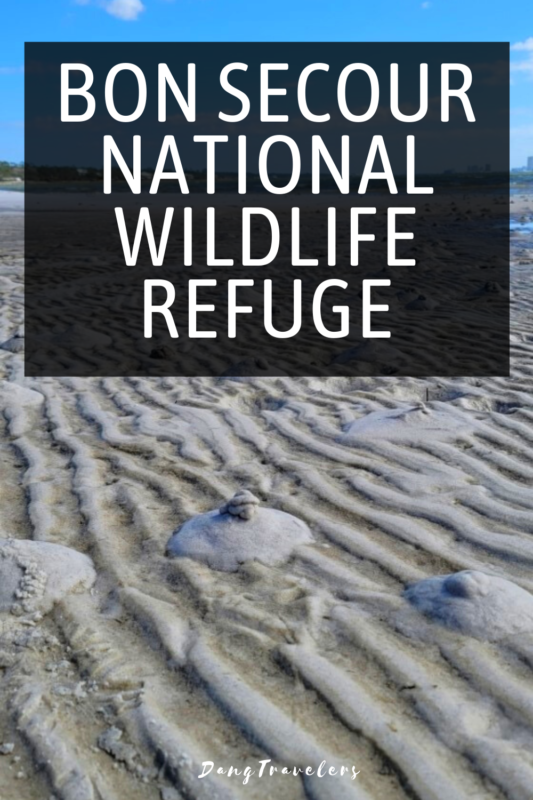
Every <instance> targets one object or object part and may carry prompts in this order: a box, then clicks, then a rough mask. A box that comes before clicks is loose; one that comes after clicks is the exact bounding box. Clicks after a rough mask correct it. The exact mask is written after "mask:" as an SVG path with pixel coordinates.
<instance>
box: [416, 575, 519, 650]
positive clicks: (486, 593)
mask: <svg viewBox="0 0 533 800" xmlns="http://www.w3.org/2000/svg"><path fill="white" fill-rule="evenodd" d="M405 596H406V598H407V599H408V600H409V602H410V603H412V604H413V605H414V606H415V607H416V608H418V610H419V611H421V612H422V613H423V614H426V615H427V616H429V617H431V618H432V619H434V620H435V621H436V622H440V623H441V624H443V625H446V626H447V627H448V628H454V629H455V630H458V631H460V632H461V633H465V634H467V635H469V636H475V637H476V638H477V639H486V640H488V641H497V640H498V639H504V638H506V637H508V636H513V635H516V634H526V633H533V595H531V594H530V593H529V592H526V591H525V590H524V589H521V588H520V586H517V585H516V584H515V583H512V582H511V581H507V580H505V579H504V578H495V577H493V576H491V575H486V574H485V573H484V572H478V571H477V570H464V571H463V572H456V573H453V574H451V575H441V576H439V577H436V578H428V579H427V580H423V581H420V582H419V583H416V584H415V585H414V586H411V587H410V588H409V589H407V591H406V592H405Z"/></svg>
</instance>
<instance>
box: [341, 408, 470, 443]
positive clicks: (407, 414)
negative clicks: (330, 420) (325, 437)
mask: <svg viewBox="0 0 533 800" xmlns="http://www.w3.org/2000/svg"><path fill="white" fill-rule="evenodd" d="M474 427H475V424H474V420H472V421H470V420H469V419H468V417H466V415H464V414H463V415H459V414H453V413H452V412H451V411H446V410H436V409H433V408H430V407H429V406H427V405H425V404H424V403H419V404H417V405H415V406H407V407H405V406H404V407H403V408H394V409H391V410H388V409H387V410H386V411H373V412H371V413H370V414H367V415H366V416H365V417H362V418H361V419H357V420H355V421H354V422H351V423H350V424H349V425H348V427H347V429H346V430H345V432H344V434H343V435H342V436H341V437H340V439H339V441H341V442H342V443H344V444H346V443H350V442H356V441H357V440H358V439H384V440H386V441H396V442H413V443H414V442H416V441H417V440H418V439H420V438H422V439H423V440H426V441H427V437H428V434H429V435H430V437H431V439H438V440H439V441H446V440H455V439H457V437H458V436H460V435H466V434H469V433H471V432H472V430H473V428H474Z"/></svg>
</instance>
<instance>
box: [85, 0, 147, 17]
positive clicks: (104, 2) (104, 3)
mask: <svg viewBox="0 0 533 800" xmlns="http://www.w3.org/2000/svg"><path fill="white" fill-rule="evenodd" d="M74 3H75V4H76V5H77V6H89V5H97V6H99V7H100V8H103V9H104V11H107V13H108V14H111V16H112V17H116V18H117V19H122V20H125V21H126V22H134V21H135V20H136V19H138V18H139V15H140V14H142V12H143V11H144V10H145V6H144V4H143V3H142V2H141V0H74Z"/></svg>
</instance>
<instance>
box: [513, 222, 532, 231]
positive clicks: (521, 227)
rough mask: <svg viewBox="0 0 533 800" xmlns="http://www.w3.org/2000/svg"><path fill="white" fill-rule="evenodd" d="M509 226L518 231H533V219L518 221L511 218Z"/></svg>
mask: <svg viewBox="0 0 533 800" xmlns="http://www.w3.org/2000/svg"><path fill="white" fill-rule="evenodd" d="M509 227H510V229H511V231H516V232H518V233H533V221H531V222H517V221H516V220H511V221H510V223H509Z"/></svg>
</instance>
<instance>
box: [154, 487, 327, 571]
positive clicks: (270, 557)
mask: <svg viewBox="0 0 533 800" xmlns="http://www.w3.org/2000/svg"><path fill="white" fill-rule="evenodd" d="M311 541H312V535H311V531H310V530H309V528H308V527H307V525H306V524H305V523H304V522H302V521H301V520H299V519H297V517H293V516H292V515H291V514H286V513H285V512H283V511H277V510H275V509H273V508H259V500H258V499H257V498H256V497H254V495H253V494H251V492H247V491H243V492H238V493H237V494H236V495H235V496H234V497H233V498H232V499H231V500H230V501H229V502H228V503H226V504H225V505H223V506H222V508H220V509H218V510H216V511H209V512H208V513H207V514H200V515H199V516H197V517H193V518H192V519H190V520H189V521H188V522H186V523H185V524H184V525H182V526H181V528H178V530H176V531H175V532H174V533H173V534H172V536H171V538H170V540H169V542H168V545H167V553H168V555H171V556H181V557H185V558H193V559H195V560H196V561H201V562H203V563H204V564H207V565H208V566H210V567H211V568H212V569H218V570H222V571H224V572H234V571H235V570H236V569H238V567H239V564H242V563H243V562H245V561H261V562H262V563H263V564H268V565H271V566H273V565H275V564H282V563H283V562H285V561H287V560H288V559H289V558H290V557H291V555H292V553H293V552H294V550H295V548H296V547H297V546H298V545H300V544H307V543H309V542H311Z"/></svg>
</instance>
